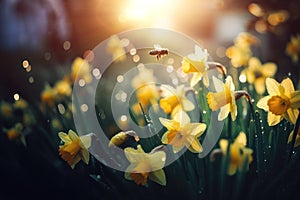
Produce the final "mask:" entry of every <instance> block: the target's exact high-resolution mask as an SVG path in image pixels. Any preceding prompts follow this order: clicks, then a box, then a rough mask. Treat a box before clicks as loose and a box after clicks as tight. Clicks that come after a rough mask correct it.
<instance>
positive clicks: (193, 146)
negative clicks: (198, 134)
mask: <svg viewBox="0 0 300 200" xmlns="http://www.w3.org/2000/svg"><path fill="white" fill-rule="evenodd" d="M186 146H187V147H188V149H189V150H190V151H191V152H192V153H201V152H202V151H203V148H202V145H201V144H200V142H199V141H198V140H197V139H196V138H195V139H194V140H193V141H192V142H191V143H188V144H186Z"/></svg>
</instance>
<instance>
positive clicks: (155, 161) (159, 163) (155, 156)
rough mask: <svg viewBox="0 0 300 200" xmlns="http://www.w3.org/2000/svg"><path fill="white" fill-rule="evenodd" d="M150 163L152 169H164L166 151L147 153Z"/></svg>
mask: <svg viewBox="0 0 300 200" xmlns="http://www.w3.org/2000/svg"><path fill="white" fill-rule="evenodd" d="M147 158H148V160H147V161H148V162H149V165H150V166H151V171H156V170H159V169H162V168H163V167H164V166H165V162H166V153H165V152H164V151H156V152H154V153H151V154H147Z"/></svg>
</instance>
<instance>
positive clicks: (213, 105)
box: [206, 76, 237, 121]
mask: <svg viewBox="0 0 300 200" xmlns="http://www.w3.org/2000/svg"><path fill="white" fill-rule="evenodd" d="M213 83H214V86H215V88H216V91H217V92H209V93H208V94H207V96H206V98H207V101H208V104H209V107H210V109H211V110H212V111H217V110H219V109H220V113H219V115H218V120H219V121H222V120H224V119H225V118H226V117H227V116H228V114H229V113H230V114H231V118H232V120H233V121H234V120H235V119H236V116H237V106H236V100H235V94H234V90H235V86H234V84H233V82H232V78H231V76H228V77H227V78H226V81H225V84H224V83H223V82H222V81H221V80H219V79H217V78H216V77H213Z"/></svg>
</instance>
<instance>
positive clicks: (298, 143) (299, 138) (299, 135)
mask: <svg viewBox="0 0 300 200" xmlns="http://www.w3.org/2000/svg"><path fill="white" fill-rule="evenodd" d="M293 133H294V131H292V132H291V133H290V135H289V138H288V143H290V142H291V141H292V139H293ZM298 146H300V128H299V129H298V132H297V135H296V140H295V144H294V147H298Z"/></svg>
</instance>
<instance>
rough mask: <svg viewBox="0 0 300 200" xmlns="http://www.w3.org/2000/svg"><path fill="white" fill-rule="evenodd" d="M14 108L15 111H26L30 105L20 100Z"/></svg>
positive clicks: (15, 103)
mask: <svg viewBox="0 0 300 200" xmlns="http://www.w3.org/2000/svg"><path fill="white" fill-rule="evenodd" d="M13 107H14V108H15V109H21V110H24V109H26V108H27V107H28V103H27V101H25V100H24V99H22V98H20V99H19V100H17V101H15V102H14V104H13Z"/></svg>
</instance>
